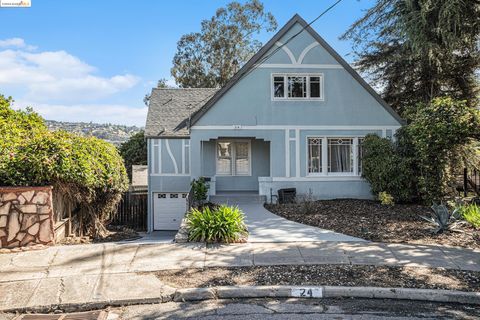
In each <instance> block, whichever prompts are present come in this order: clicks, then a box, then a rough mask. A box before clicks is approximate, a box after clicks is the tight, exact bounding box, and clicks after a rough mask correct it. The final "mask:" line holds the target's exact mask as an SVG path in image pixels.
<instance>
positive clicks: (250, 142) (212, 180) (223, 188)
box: [199, 137, 270, 198]
mask: <svg viewBox="0 0 480 320" xmlns="http://www.w3.org/2000/svg"><path fill="white" fill-rule="evenodd" d="M200 155H201V161H200V165H201V166H200V168H199V169H200V175H199V176H202V177H206V178H207V180H209V185H210V189H209V194H210V196H219V197H222V196H229V195H232V194H235V196H236V197H237V198H238V197H240V198H241V197H242V195H245V196H248V197H250V196H252V195H259V190H260V181H261V180H262V178H264V177H270V142H269V141H265V140H263V139H257V138H254V137H245V138H243V137H242V138H238V137H219V138H217V139H209V140H208V141H201V142H200Z"/></svg>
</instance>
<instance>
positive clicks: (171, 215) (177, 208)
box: [153, 192, 187, 230]
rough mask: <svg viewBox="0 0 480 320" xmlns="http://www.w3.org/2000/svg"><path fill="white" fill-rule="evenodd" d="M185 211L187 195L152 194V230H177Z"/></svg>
mask: <svg viewBox="0 0 480 320" xmlns="http://www.w3.org/2000/svg"><path fill="white" fill-rule="evenodd" d="M186 211H187V193H181V192H160V193H154V194H153V229H154V230H178V229H179V227H180V224H181V223H182V219H183V217H184V216H185V212H186Z"/></svg>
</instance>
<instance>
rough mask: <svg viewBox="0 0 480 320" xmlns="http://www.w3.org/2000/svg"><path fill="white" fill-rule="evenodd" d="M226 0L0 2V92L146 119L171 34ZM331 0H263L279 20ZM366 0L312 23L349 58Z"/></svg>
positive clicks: (110, 118)
mask: <svg viewBox="0 0 480 320" xmlns="http://www.w3.org/2000/svg"><path fill="white" fill-rule="evenodd" d="M229 2H230V1H223V0H176V1H163V0H157V1H155V0H102V1H99V0H68V1H58V0H31V3H32V6H31V7H30V8H0V94H3V95H5V96H12V97H13V98H14V100H15V105H14V106H15V107H16V108H25V107H26V106H31V107H33V109H34V110H35V111H37V112H38V113H40V114H41V115H42V116H43V117H44V118H45V119H48V120H59V121H73V122H80V121H83V122H90V121H92V122H98V123H115V124H125V125H137V126H144V125H145V119H146V114H147V107H146V106H145V105H144V103H143V97H144V96H145V94H147V93H149V92H150V91H151V88H152V87H155V86H156V83H157V81H158V80H159V79H162V78H165V79H168V83H169V84H170V85H173V84H174V80H173V79H172V77H171V75H170V68H171V67H172V59H173V56H174V54H175V51H176V47H177V41H178V40H179V39H180V37H181V36H182V35H183V34H186V33H190V32H195V31H199V29H200V22H201V21H202V20H203V19H208V18H210V17H211V16H213V15H214V13H215V10H216V9H217V8H219V7H223V6H225V5H226V4H227V3H229ZM239 2H244V1H243V0H241V1H239ZM334 2H335V1H334V0H293V1H292V0H265V1H263V3H264V5H265V9H266V10H267V11H270V12H271V13H273V15H274V16H275V18H276V19H277V22H278V25H279V28H280V27H282V26H283V25H284V24H285V23H286V22H287V21H288V20H289V19H290V18H291V17H292V16H293V15H294V14H295V13H298V14H300V16H302V17H303V18H304V19H305V20H306V21H307V22H310V21H312V20H313V19H315V18H316V17H317V16H318V15H319V14H320V13H321V12H322V11H324V10H325V9H326V8H328V7H329V6H330V5H331V4H333V3H334ZM372 5H373V0H343V1H342V2H340V3H339V4H338V5H337V6H336V7H335V8H334V9H333V10H331V11H329V12H328V13H327V14H326V15H324V16H323V17H322V18H320V19H319V20H318V21H317V22H315V23H314V24H313V25H312V27H313V28H314V29H315V30H316V31H317V32H318V33H319V34H320V35H321V36H322V37H323V38H324V39H325V40H326V41H327V42H328V43H329V44H330V45H331V46H332V47H333V48H334V49H335V50H337V52H338V53H339V54H340V55H341V56H342V57H344V58H345V59H346V60H347V61H348V62H352V55H351V51H352V49H351V43H349V42H348V41H341V40H339V36H340V35H341V34H342V33H343V32H344V31H345V30H346V29H347V28H348V27H349V26H350V25H351V24H352V23H353V22H354V21H355V20H356V19H358V18H359V17H361V16H362V14H363V12H364V11H365V10H366V9H368V8H369V7H371V6H372ZM273 35H274V33H266V32H262V33H261V34H258V35H255V38H257V39H258V40H260V41H262V42H263V43H266V42H267V41H268V40H269V39H270V38H271V37H272V36H273Z"/></svg>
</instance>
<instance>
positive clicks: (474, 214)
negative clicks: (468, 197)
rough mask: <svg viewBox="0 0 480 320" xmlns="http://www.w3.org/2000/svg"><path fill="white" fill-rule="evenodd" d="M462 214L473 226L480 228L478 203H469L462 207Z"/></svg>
mask: <svg viewBox="0 0 480 320" xmlns="http://www.w3.org/2000/svg"><path fill="white" fill-rule="evenodd" d="M460 214H461V216H462V217H463V219H465V221H467V222H468V223H470V224H471V225H472V226H474V227H475V228H480V207H479V206H477V205H476V204H474V203H473V204H469V205H465V206H462V207H460Z"/></svg>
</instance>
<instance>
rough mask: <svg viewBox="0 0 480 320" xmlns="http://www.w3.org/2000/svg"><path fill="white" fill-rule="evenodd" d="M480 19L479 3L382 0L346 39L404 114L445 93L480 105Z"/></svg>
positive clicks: (362, 65)
mask: <svg viewBox="0 0 480 320" xmlns="http://www.w3.org/2000/svg"><path fill="white" fill-rule="evenodd" d="M479 16H480V3H479V2H478V1H476V0H475V1H466V0H377V1H376V4H375V5H374V6H373V7H372V8H370V9H369V10H367V11H366V13H365V14H364V16H363V17H362V18H360V19H359V20H357V21H356V22H355V23H354V24H353V25H352V26H351V27H350V28H349V29H348V30H347V31H346V32H345V34H344V35H343V36H342V39H348V40H351V41H353V43H354V52H355V54H356V56H357V59H358V61H357V67H358V68H359V70H360V71H361V72H364V73H366V74H368V75H369V77H370V80H371V82H372V83H375V85H376V86H377V87H378V88H383V89H382V91H383V92H382V95H383V98H384V99H385V100H386V101H387V102H388V103H389V104H390V105H392V107H393V108H394V109H396V110H397V111H399V112H400V114H401V115H402V116H403V112H404V110H405V108H406V107H408V106H422V105H417V103H425V104H426V103H428V102H429V101H430V100H432V99H433V98H435V97H439V96H444V95H449V96H451V97H453V98H454V99H456V100H466V101H468V104H469V105H470V106H474V105H476V104H477V103H478V79H477V76H476V71H477V70H478V68H479V67H480V53H479V50H478V39H479V36H480V19H478V17H479Z"/></svg>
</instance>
